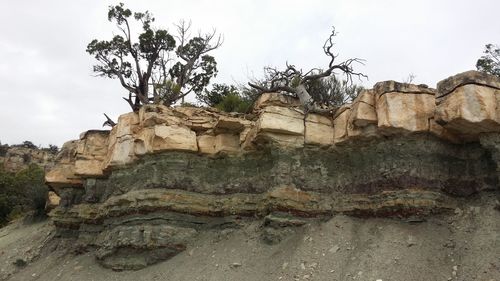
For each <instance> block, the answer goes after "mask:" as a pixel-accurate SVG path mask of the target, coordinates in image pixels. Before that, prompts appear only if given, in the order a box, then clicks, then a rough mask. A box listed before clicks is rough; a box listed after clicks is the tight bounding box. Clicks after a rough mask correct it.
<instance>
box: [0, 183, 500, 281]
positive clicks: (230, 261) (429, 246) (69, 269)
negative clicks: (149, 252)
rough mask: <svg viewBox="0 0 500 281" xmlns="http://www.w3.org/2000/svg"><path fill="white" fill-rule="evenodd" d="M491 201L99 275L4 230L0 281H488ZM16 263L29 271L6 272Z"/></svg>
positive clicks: (495, 229)
mask: <svg viewBox="0 0 500 281" xmlns="http://www.w3.org/2000/svg"><path fill="white" fill-rule="evenodd" d="M497 196H498V194H494V193H485V194H483V195H480V196H477V197H476V198H472V199H471V198H469V201H468V203H464V205H463V207H462V208H460V209H457V210H456V211H455V213H454V214H450V215H442V216H437V217H432V218H428V219H427V220H426V221H423V222H408V221H401V220H394V219H377V218H369V219H361V218H353V217H346V216H335V217H333V218H331V219H329V220H328V221H323V222H318V221H315V222H311V223H309V224H307V225H306V226H304V227H300V228H296V229H294V230H293V231H291V233H290V235H289V236H288V237H287V238H286V239H285V240H283V241H282V242H281V243H279V244H277V245H267V244H265V243H263V242H262V239H261V237H260V235H261V233H262V229H261V222H259V221H253V222H247V223H244V224H243V225H242V227H241V228H239V229H226V230H212V231H209V232H205V233H201V234H200V235H199V237H198V239H195V241H193V243H191V244H190V245H189V247H188V248H187V250H186V251H184V252H182V253H181V254H179V255H177V256H175V257H173V258H172V259H170V260H168V261H165V262H161V263H158V264H155V265H153V266H150V267H147V268H145V269H142V270H138V271H125V272H115V271H111V270H109V269H104V268H102V267H100V266H99V265H98V264H97V263H96V262H95V259H94V256H93V254H92V253H84V254H74V253H73V252H72V251H71V250H69V249H71V241H67V240H66V241H65V240H62V239H50V238H51V237H52V235H53V234H52V232H51V231H52V230H53V228H52V226H51V224H50V222H48V221H47V222H44V223H38V224H32V225H20V224H18V225H11V226H8V227H6V228H4V229H2V230H0V261H1V262H0V270H1V272H0V280H9V281H15V280H20V281H26V280H40V281H52V280H64V281H66V280H95V281H98V280H102V281H111V280H117V281H118V280H120V281H128V280H130V281H132V280H133V281H136V280H207V281H208V280H213V281H223V280H371V281H376V280H383V281H390V280H409V281H413V280H463V281H469V280H481V281H482V280H484V281H493V280H495V281H496V280H500V212H499V211H498V210H496V209H494V207H495V200H496V197H497ZM49 240H50V241H49ZM47 241H48V242H47ZM41 245H44V247H40V246H41ZM17 258H23V259H25V260H27V261H28V264H27V265H26V266H24V267H19V266H15V265H13V264H12V263H13V262H14V261H15V260H16V259H17ZM9 273H10V274H11V275H10V276H8V275H9Z"/></svg>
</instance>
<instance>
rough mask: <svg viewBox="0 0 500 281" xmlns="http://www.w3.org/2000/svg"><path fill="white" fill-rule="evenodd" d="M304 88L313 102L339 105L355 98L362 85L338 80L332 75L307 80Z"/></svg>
mask: <svg viewBox="0 0 500 281" xmlns="http://www.w3.org/2000/svg"><path fill="white" fill-rule="evenodd" d="M306 89H307V91H308V92H309V94H310V95H311V97H312V98H313V99H314V101H315V102H317V103H320V104H324V105H328V106H332V105H333V106H340V105H343V104H345V103H348V102H351V101H352V100H353V99H354V98H356V97H357V96H358V94H359V93H360V92H361V91H362V90H363V87H361V86H358V85H356V84H351V83H349V82H348V81H346V80H339V79H338V78H337V77H336V76H334V75H332V76H329V77H326V78H323V79H318V80H311V81H308V82H307V84H306Z"/></svg>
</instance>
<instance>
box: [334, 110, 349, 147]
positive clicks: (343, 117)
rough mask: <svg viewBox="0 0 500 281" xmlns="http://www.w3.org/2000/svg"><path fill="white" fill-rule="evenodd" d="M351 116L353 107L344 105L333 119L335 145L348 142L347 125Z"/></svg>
mask: <svg viewBox="0 0 500 281" xmlns="http://www.w3.org/2000/svg"><path fill="white" fill-rule="evenodd" d="M350 114H351V105H349V104H347V105H343V106H342V107H340V108H339V109H338V110H337V112H336V113H335V116H334V119H333V141H334V142H335V143H340V142H344V141H346V140H347V137H348V133H347V125H348V122H349V115H350Z"/></svg>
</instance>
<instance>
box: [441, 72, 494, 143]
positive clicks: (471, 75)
mask: <svg viewBox="0 0 500 281" xmlns="http://www.w3.org/2000/svg"><path fill="white" fill-rule="evenodd" d="M438 90H439V95H438V98H437V100H436V103H437V108H436V122H437V123H439V124H441V125H442V126H444V127H445V128H447V129H448V130H450V131H453V132H455V133H457V134H460V135H464V136H470V137H471V138H477V135H478V134H480V133H491V132H500V108H499V106H500V99H498V98H497V95H498V94H500V78H498V77H495V76H493V75H488V74H485V73H481V72H477V71H468V72H464V73H460V74H458V75H455V76H452V77H449V78H447V79H445V80H443V81H441V82H439V83H438Z"/></svg>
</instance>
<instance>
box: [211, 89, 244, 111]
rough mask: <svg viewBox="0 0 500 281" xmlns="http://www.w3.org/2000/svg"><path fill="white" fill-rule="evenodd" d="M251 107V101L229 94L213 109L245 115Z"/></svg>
mask: <svg viewBox="0 0 500 281" xmlns="http://www.w3.org/2000/svg"><path fill="white" fill-rule="evenodd" d="M252 105H253V102H252V101H251V100H248V99H245V98H243V97H242V96H240V95H238V94H235V93H230V94H229V95H227V96H225V97H224V98H223V99H222V100H221V102H219V103H218V104H216V105H215V107H216V108H217V109H219V110H222V111H226V112H241V113H247V112H248V111H250V109H251V108H252Z"/></svg>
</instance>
